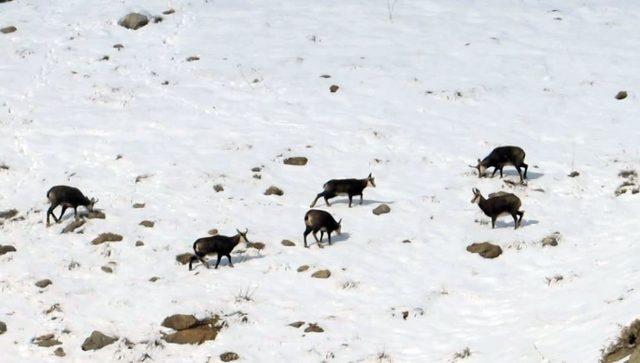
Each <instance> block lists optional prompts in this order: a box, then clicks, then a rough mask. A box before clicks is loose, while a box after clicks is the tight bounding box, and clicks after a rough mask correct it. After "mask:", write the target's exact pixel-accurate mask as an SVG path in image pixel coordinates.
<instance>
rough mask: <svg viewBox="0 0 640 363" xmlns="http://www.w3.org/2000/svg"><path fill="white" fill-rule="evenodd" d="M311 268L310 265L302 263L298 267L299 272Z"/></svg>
mask: <svg viewBox="0 0 640 363" xmlns="http://www.w3.org/2000/svg"><path fill="white" fill-rule="evenodd" d="M308 269H309V265H302V266H300V267H298V270H297V271H298V272H305V271H307V270H308Z"/></svg>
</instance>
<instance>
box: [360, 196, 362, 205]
mask: <svg viewBox="0 0 640 363" xmlns="http://www.w3.org/2000/svg"><path fill="white" fill-rule="evenodd" d="M360 205H362V194H360Z"/></svg>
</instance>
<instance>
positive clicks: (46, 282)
mask: <svg viewBox="0 0 640 363" xmlns="http://www.w3.org/2000/svg"><path fill="white" fill-rule="evenodd" d="M52 283H53V282H51V280H49V279H44V280H40V281H38V282H36V286H37V287H39V288H41V289H44V288H45V287H47V286H49V285H51V284H52Z"/></svg>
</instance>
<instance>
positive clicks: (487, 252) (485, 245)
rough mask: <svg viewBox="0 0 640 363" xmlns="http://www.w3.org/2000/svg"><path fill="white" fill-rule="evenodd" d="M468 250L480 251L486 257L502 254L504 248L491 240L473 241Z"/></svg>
mask: <svg viewBox="0 0 640 363" xmlns="http://www.w3.org/2000/svg"><path fill="white" fill-rule="evenodd" d="M467 251H469V252H471V253H478V254H480V256H482V257H484V258H496V257H498V256H500V255H501V254H502V248H500V246H498V245H494V244H492V243H489V242H482V243H473V244H470V245H469V246H467Z"/></svg>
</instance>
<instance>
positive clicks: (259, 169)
mask: <svg viewBox="0 0 640 363" xmlns="http://www.w3.org/2000/svg"><path fill="white" fill-rule="evenodd" d="M261 170H262V168H261V167H259V166H256V167H254V168H251V171H252V172H254V173H259V172H260V171H261Z"/></svg>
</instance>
